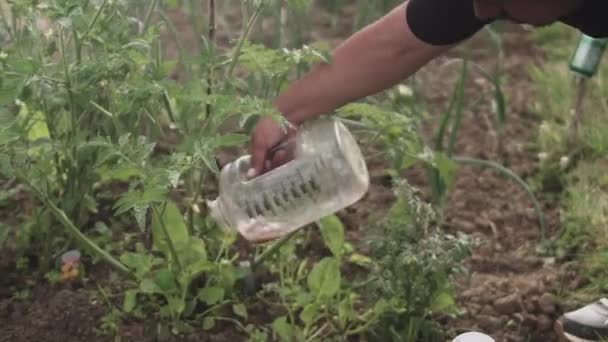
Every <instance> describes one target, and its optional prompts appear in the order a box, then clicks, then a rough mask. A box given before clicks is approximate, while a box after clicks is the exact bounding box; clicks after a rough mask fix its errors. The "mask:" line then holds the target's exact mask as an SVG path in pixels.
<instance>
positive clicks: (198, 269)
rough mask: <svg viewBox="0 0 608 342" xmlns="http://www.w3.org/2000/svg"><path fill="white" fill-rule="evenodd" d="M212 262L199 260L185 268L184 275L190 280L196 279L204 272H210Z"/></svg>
mask: <svg viewBox="0 0 608 342" xmlns="http://www.w3.org/2000/svg"><path fill="white" fill-rule="evenodd" d="M213 266H214V265H213V262H211V261H209V260H199V261H197V262H195V263H193V264H190V265H188V266H187V267H186V273H187V274H188V277H189V278H190V279H194V278H196V277H198V276H199V275H200V274H201V273H203V272H205V271H210V270H212V269H213Z"/></svg>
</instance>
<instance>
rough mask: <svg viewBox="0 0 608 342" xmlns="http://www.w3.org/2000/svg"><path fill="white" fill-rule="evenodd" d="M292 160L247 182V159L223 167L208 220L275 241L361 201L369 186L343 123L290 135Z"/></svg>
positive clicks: (327, 122) (326, 122)
mask: <svg viewBox="0 0 608 342" xmlns="http://www.w3.org/2000/svg"><path fill="white" fill-rule="evenodd" d="M295 145H296V146H295V154H294V158H293V159H292V160H291V161H290V162H288V163H287V164H284V165H282V166H279V167H278V168H276V169H274V170H272V171H270V172H267V173H265V174H262V175H260V176H258V177H255V178H253V179H247V177H246V174H247V171H248V170H249V169H250V156H249V155H245V156H242V157H240V158H238V159H237V160H235V161H234V162H232V163H229V164H227V165H226V166H225V167H224V168H223V169H222V171H221V173H220V176H219V196H218V198H217V199H215V200H213V201H209V202H208V206H209V208H210V210H211V216H212V217H213V218H214V219H215V220H216V221H217V222H218V223H219V224H220V225H221V226H222V227H223V228H224V229H227V230H236V231H238V232H239V233H240V234H241V235H242V236H243V237H245V238H246V239H247V240H250V241H253V242H263V241H268V240H273V239H276V238H279V237H281V236H283V235H285V234H288V233H290V232H292V231H294V230H296V229H299V228H301V227H303V226H306V225H307V224H310V223H312V222H315V221H316V220H318V219H320V218H322V217H324V216H327V215H329V214H332V213H335V212H337V211H339V210H341V209H343V208H345V207H347V206H350V205H352V204H353V203H355V202H357V201H358V200H359V199H361V198H362V197H363V196H364V195H365V193H366V192H367V189H368V187H369V174H368V170H367V166H366V164H365V160H364V158H363V155H362V153H361V150H360V149H359V146H358V145H357V142H356V141H355V139H354V137H353V136H352V134H351V133H350V132H349V130H348V129H347V128H346V127H345V125H344V124H343V123H341V122H340V121H338V120H335V119H332V118H326V117H323V118H320V119H316V120H313V121H310V122H307V123H305V124H303V125H302V126H301V127H300V128H299V129H298V131H297V133H296V139H295Z"/></svg>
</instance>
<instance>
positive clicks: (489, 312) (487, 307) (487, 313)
mask: <svg viewBox="0 0 608 342" xmlns="http://www.w3.org/2000/svg"><path fill="white" fill-rule="evenodd" d="M479 314H480V315H483V316H495V315H496V311H495V310H494V309H493V308H492V307H491V306H490V305H485V306H484V307H483V308H482V309H481V311H479Z"/></svg>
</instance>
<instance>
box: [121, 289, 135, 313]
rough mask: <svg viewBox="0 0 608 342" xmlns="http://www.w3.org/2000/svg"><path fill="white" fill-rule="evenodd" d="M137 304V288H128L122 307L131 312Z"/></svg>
mask: <svg viewBox="0 0 608 342" xmlns="http://www.w3.org/2000/svg"><path fill="white" fill-rule="evenodd" d="M135 305H137V290H128V291H127V292H125V299H124V302H123V304H122V309H123V311H124V312H127V313H128V312H131V311H133V309H135Z"/></svg>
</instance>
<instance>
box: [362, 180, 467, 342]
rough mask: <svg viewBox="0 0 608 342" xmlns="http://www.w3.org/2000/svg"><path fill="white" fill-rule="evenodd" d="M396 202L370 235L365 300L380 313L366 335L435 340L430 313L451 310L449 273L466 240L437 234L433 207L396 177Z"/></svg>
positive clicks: (457, 263)
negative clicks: (380, 309) (370, 264)
mask: <svg viewBox="0 0 608 342" xmlns="http://www.w3.org/2000/svg"><path fill="white" fill-rule="evenodd" d="M395 192H396V196H397V202H396V203H395V204H394V205H393V206H392V207H391V208H390V210H389V212H388V214H387V215H386V216H385V217H384V218H382V219H381V220H379V221H378V224H377V225H375V226H374V227H373V228H372V229H374V234H373V235H370V236H369V237H368V239H369V240H370V246H371V248H372V252H371V257H372V259H373V260H374V267H373V272H372V277H371V279H372V281H371V282H370V283H369V284H368V287H367V289H368V293H370V294H372V295H371V297H370V298H368V299H367V300H369V301H372V302H373V301H377V302H378V303H383V306H384V307H385V310H384V312H382V315H381V316H380V319H379V320H378V323H377V325H373V326H372V327H371V329H370V334H371V336H372V338H373V340H375V341H376V340H377V341H419V340H420V341H436V340H438V339H440V337H439V335H438V334H439V333H440V332H441V329H439V327H437V326H436V325H435V324H434V322H433V319H432V317H433V316H434V315H436V314H440V313H454V312H455V311H454V309H455V303H454V299H453V294H452V288H451V281H450V279H451V276H452V275H454V274H456V273H458V272H461V271H463V270H464V268H463V265H462V261H463V260H464V258H465V257H466V256H468V255H469V248H470V246H471V241H470V240H469V239H468V238H466V237H464V236H452V235H448V234H445V233H443V232H442V231H441V230H439V229H438V228H437V227H436V226H434V224H435V222H436V212H435V211H434V209H433V208H432V207H431V206H430V205H428V204H425V203H423V202H422V201H420V199H418V197H417V196H416V194H415V193H414V190H413V188H411V186H410V185H409V184H407V182H406V181H401V182H400V183H399V184H398V186H397V187H396V188H395Z"/></svg>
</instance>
